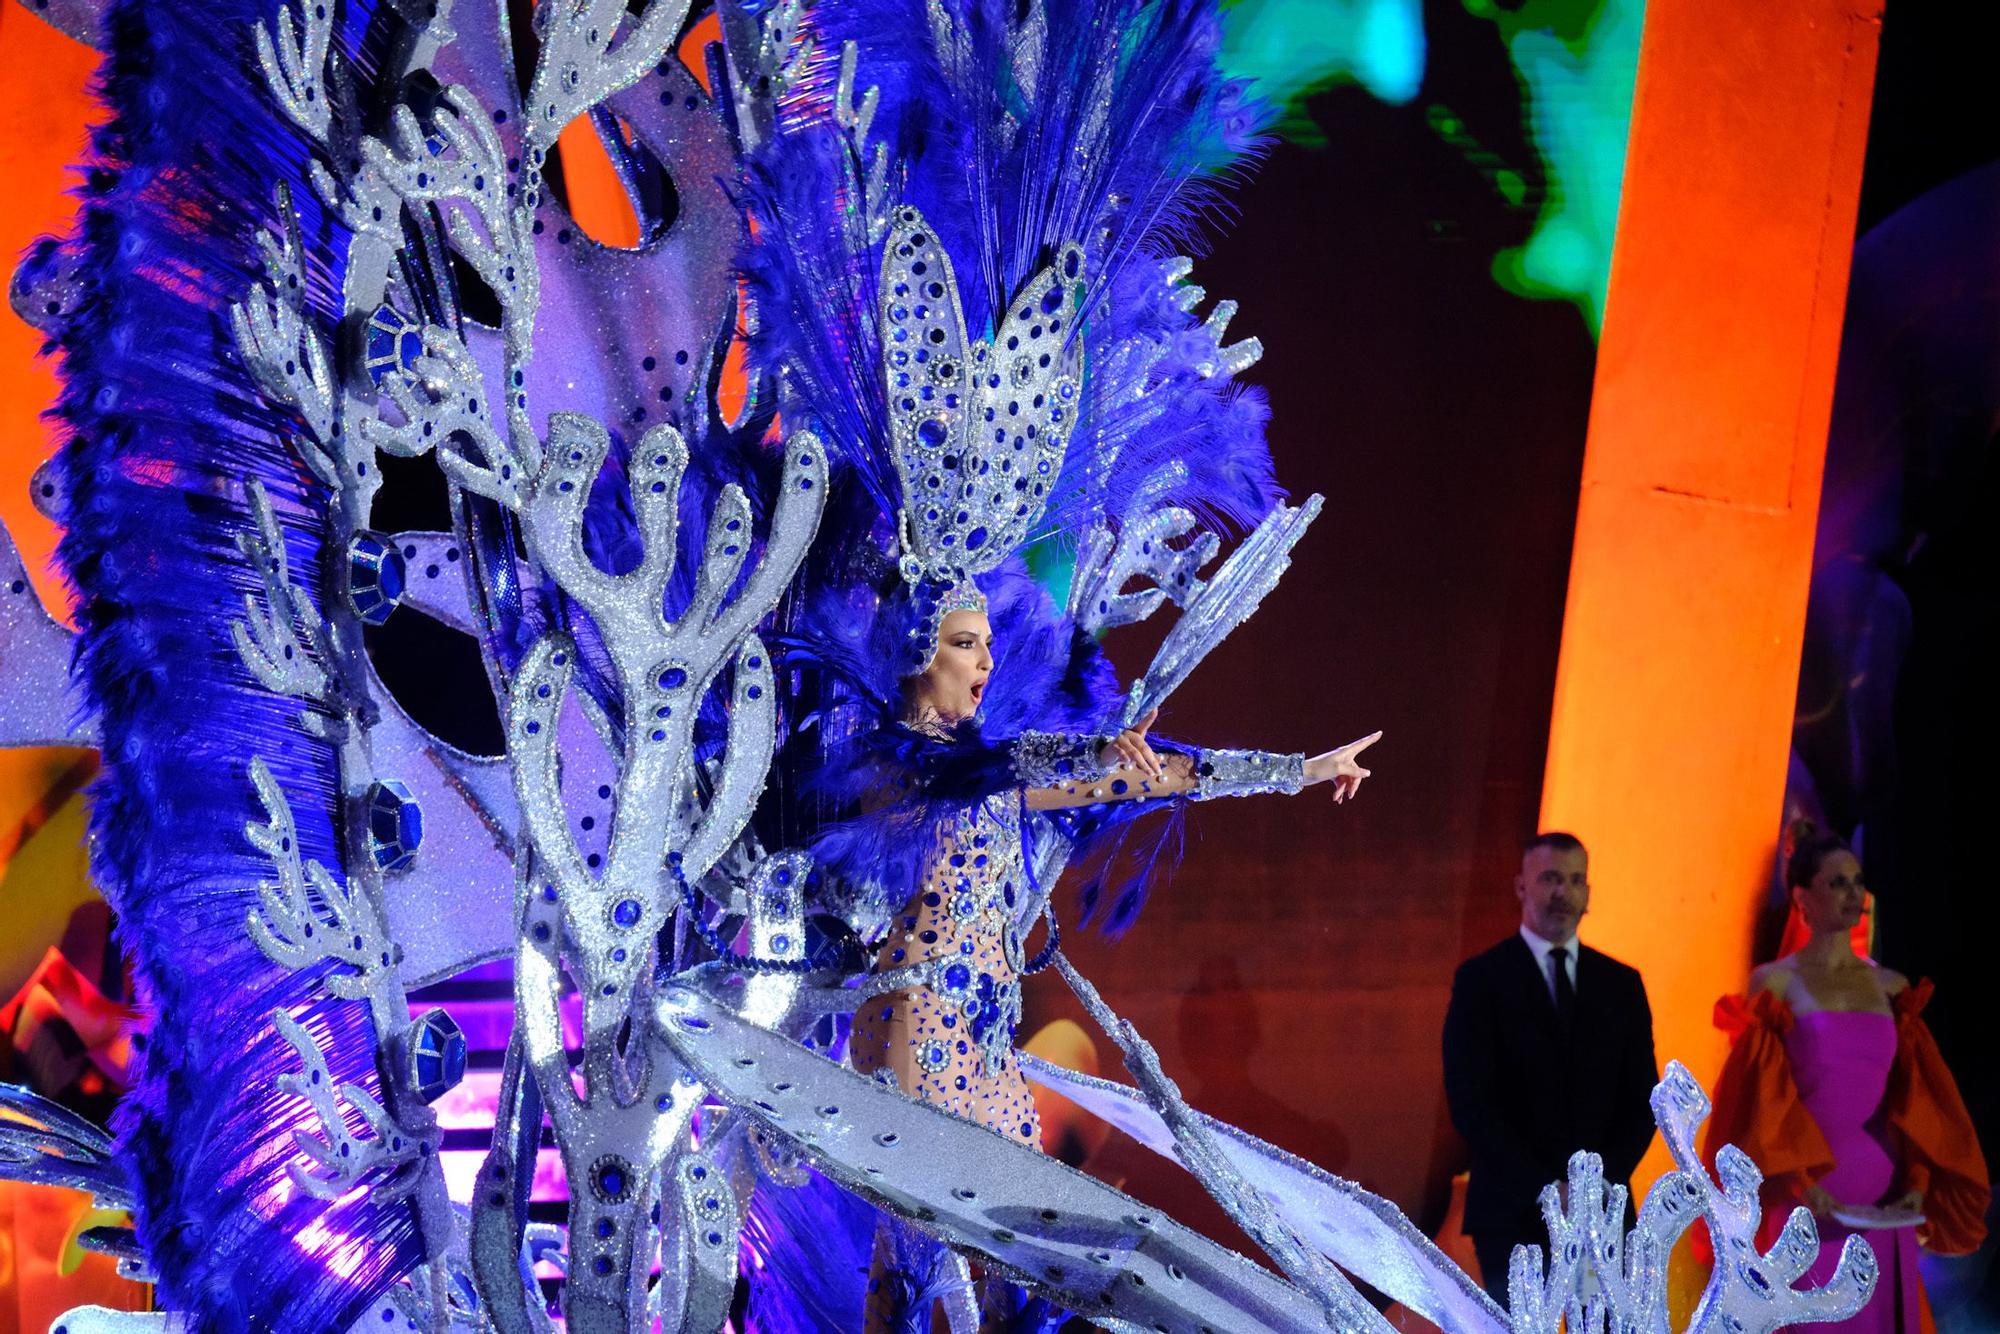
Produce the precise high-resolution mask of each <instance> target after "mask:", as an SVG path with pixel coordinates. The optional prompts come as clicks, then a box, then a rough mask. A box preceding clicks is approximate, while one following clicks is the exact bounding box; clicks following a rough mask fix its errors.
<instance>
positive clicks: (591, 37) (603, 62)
mask: <svg viewBox="0 0 2000 1334" xmlns="http://www.w3.org/2000/svg"><path fill="white" fill-rule="evenodd" d="M687 11H688V0H646V3H645V5H644V6H643V8H641V9H640V10H639V11H638V14H637V17H636V19H634V20H632V21H631V26H630V27H629V29H626V30H625V31H624V34H623V36H622V37H620V36H619V32H620V29H621V28H624V27H625V24H626V23H627V20H628V14H627V4H626V0H544V2H543V3H541V4H538V5H536V6H535V32H536V35H537V36H538V37H540V38H541V43H542V51H541V58H540V59H539V60H537V61H536V62H535V76H534V79H533V80H532V81H531V82H530V84H529V86H528V97H527V107H528V116H527V124H526V127H525V134H526V137H527V140H528V144H529V145H530V149H531V153H530V158H531V160H532V161H534V162H535V163H536V165H539V164H540V161H541V157H540V155H541V154H542V153H545V152H546V151H547V150H548V149H549V148H551V147H553V146H554V144H555V142H556V136H557V135H559V134H561V133H562V131H563V127H564V126H566V125H568V124H569V123H570V122H571V121H572V120H575V119H576V118H577V117H578V116H580V115H582V114H583V113H584V112H586V111H588V110H589V109H590V108H592V107H594V106H596V105H597V104H598V103H600V102H602V101H604V100H605V99H606V98H608V97H610V96H611V95H612V94H613V93H616V92H619V91H620V90H622V89H624V88H628V87H630V86H631V85H632V84H634V83H637V82H638V81H639V79H640V78H641V77H642V76H644V75H645V73H646V72H647V71H648V70H650V69H651V68H652V67H653V66H654V65H655V64H657V63H658V62H659V60H660V57H661V56H663V55H665V54H666V51H667V48H668V47H669V46H670V45H671V44H672V42H673V40H674V38H675V37H676V36H677V35H678V34H679V33H680V30H681V23H682V21H683V20H685V19H686V18H687ZM614 39H615V46H614Z"/></svg>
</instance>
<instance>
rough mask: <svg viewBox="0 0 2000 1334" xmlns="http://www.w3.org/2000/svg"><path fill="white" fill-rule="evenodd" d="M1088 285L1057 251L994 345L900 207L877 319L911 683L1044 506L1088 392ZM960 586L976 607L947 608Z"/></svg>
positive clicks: (1078, 250)
mask: <svg viewBox="0 0 2000 1334" xmlns="http://www.w3.org/2000/svg"><path fill="white" fill-rule="evenodd" d="M1082 281H1083V250H1082V247H1080V246H1077V245H1064V246H1062V247H1061V248H1060V249H1059V250H1058V251H1057V254H1056V260H1055V263H1054V264H1052V265H1050V266H1049V267H1048V268H1046V269H1044V270H1042V272H1040V273H1038V274H1036V275H1035V276H1034V277H1033V278H1031V279H1029V280H1028V282H1027V283H1026V284H1025V285H1024V286H1023V287H1022V289H1021V291H1020V292H1018V293H1017V294H1016V295H1015V296H1014V298H1013V300H1012V301H1011V302H1010V303H1009V305H1008V308H1007V310H1006V311H1005V312H1004V313H1003V314H1002V317H1001V319H1000V321H999V327H998V328H997V329H996V330H995V331H994V336H993V339H992V341H990V342H988V341H986V340H980V341H978V342H973V341H971V340H970V339H969V338H968V337H967V335H966V331H965V316H964V314H963V311H962V309H961V307H960V305H959V300H958V283H957V281H956V279H955V278H954V277H953V275H952V269H951V260H950V258H949V257H948V256H946V254H945V251H944V247H943V246H942V245H940V244H939V243H938V239H937V237H936V236H935V235H933V234H932V232H931V229H930V227H929V225H928V224H927V223H926V222H925V221H924V216H923V214H922V213H920V212H919V211H917V210H916V209H914V208H910V207H907V206H905V207H903V208H899V209H898V210H897V211H896V215H895V223H894V226H893V228H892V230H891V231H890V235H889V245H888V253H887V254H886V255H885V257H884V258H883V261H882V285H881V298H880V299H881V307H880V310H879V312H878V314H879V323H880V328H881V332H882V348H883V368H882V370H883V375H884V377H885V379H886V382H887V386H888V391H889V432H890V441H889V443H890V449H891V452H892V455H893V457H894V459H895V464H896V475H897V479H898V480H899V481H900V482H901V483H902V491H903V510H902V514H901V516H900V527H901V537H902V548H903V550H902V555H901V558H900V559H899V560H898V562H897V564H898V568H899V569H900V570H901V571H902V575H903V579H904V582H905V583H906V584H908V585H909V589H910V594H911V597H912V599H913V600H914V601H915V603H916V608H915V610H916V614H915V615H914V616H913V617H912V618H911V620H912V625H911V631H910V635H911V641H912V642H911V645H910V662H909V664H908V665H907V666H906V669H905V671H906V674H907V673H909V672H917V671H922V670H923V669H924V667H925V666H927V665H928V664H929V663H930V660H931V658H932V657H933V656H934V655H935V653H936V651H937V629H938V625H939V623H940V622H941V621H943V619H944V616H945V614H946V612H947V611H952V610H959V609H962V608H964V607H976V608H978V609H980V610H984V608H985V599H984V598H983V597H980V596H979V593H978V590H977V589H976V588H974V587H973V586H972V580H973V578H974V577H975V576H977V575H980V574H984V573H985V572H986V571H988V570H991V569H992V568H993V567H994V566H996V565H998V564H999V563H1000V562H1001V561H1002V560H1004V559H1006V557H1007V555H1008V554H1009V553H1010V552H1012V551H1013V550H1014V549H1015V548H1016V547H1018V546H1020V544H1021V542H1022V540H1023V539H1024V538H1025V537H1026V536H1027V532H1028V529H1029V527H1030V526H1031V525H1032V524H1033V523H1034V521H1035V519H1036V517H1037V516H1038V515H1039V514H1040V513H1041V511H1042V506H1043V505H1044V504H1045V503H1046V502H1047V500H1048V494H1049V488H1050V486H1051V485H1053V484H1054V482H1055V478H1056V474H1057V472H1058V471H1060V469H1061V468H1062V460H1063V451H1064V449H1065V448H1066V447H1067V446H1068V443H1069V433H1070V429H1071V427H1072V426H1073V425H1074V423H1075V420H1076V411H1077V402H1078V399H1079V398H1080V396H1081V394H1080V389H1079V381H1080V378H1081V375H1082V364H1081V363H1082V347H1083V343H1082V340H1081V339H1080V338H1078V337H1076V330H1075V329H1074V327H1073V325H1074V322H1075V319H1076V311H1077V305H1078V303H1077V301H1076V299H1075V297H1074V295H1073V294H1074V292H1075V291H1076V289H1077V287H1078V286H1079V285H1080V284H1081V283H1082ZM961 589H970V590H971V592H970V596H971V597H974V598H977V599H978V601H977V602H966V601H961V602H957V603H956V604H954V605H951V606H946V603H947V602H949V601H951V599H952V598H953V597H954V596H965V595H964V594H961V593H960V592H959V590H961Z"/></svg>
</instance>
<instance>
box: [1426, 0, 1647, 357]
mask: <svg viewBox="0 0 2000 1334" xmlns="http://www.w3.org/2000/svg"><path fill="white" fill-rule="evenodd" d="M1465 7H1466V11H1467V12H1468V13H1470V14H1472V15H1474V16H1475V17H1478V18H1483V19H1488V20H1490V21H1491V22H1492V23H1494V24H1495V25H1497V26H1498V28H1499V29H1500V34H1501V39H1502V40H1503V41H1504V42H1505V43H1506V44H1507V54H1508V57H1509V58H1510V59H1511V60H1512V61H1513V63H1514V68H1515V70H1516V72H1517V73H1518V74H1519V75H1520V76H1521V82H1522V100H1523V102H1524V103H1525V107H1526V111H1527V117H1528V130H1529V134H1530V136H1531V137H1532V138H1533V140H1534V143H1535V148H1536V150H1537V152H1538V153H1539V154H1540V155H1541V158H1542V171H1543V173H1544V174H1545V179H1544V181H1543V184H1542V190H1541V200H1540V207H1539V209H1538V212H1537V215H1536V219H1535V228H1534V232H1533V234H1532V235H1531V236H1530V237H1529V238H1528V242H1527V244H1526V245H1524V246H1521V247H1519V248H1517V249H1513V250H1503V251H1501V252H1500V254H1498V255H1497V256H1495V257H1494V260H1493V276H1494V278H1495V279H1496V280H1497V281H1498V282H1499V283H1500V285H1501V286H1502V287H1504V288H1506V289H1507V290H1508V291H1510V292H1515V293H1518V294H1520V295H1522V296H1526V297H1535V298H1542V299H1549V300H1560V301H1569V302H1571V303H1573V304H1574V305H1575V306H1576V308H1577V310H1578V311H1579V312H1580V313H1581V314H1582V315H1583V318H1584V320H1585V322H1586V323H1588V324H1589V326H1590V332H1591V336H1592V337H1595V336H1596V335H1597V333H1598V330H1599V329H1600V327H1601V326H1602V324H1603V320H1604V289H1605V286H1606V284H1607V283H1608V282H1609V280H1610V276H1611V243H1612V239H1613V237H1614V235H1615V234H1616V231H1617V227H1618V195H1619V189H1620V187H1621V185H1622V184H1623V181H1624V176H1625V138H1626V132H1627V131H1628V130H1629V129H1630V128H1631V124H1632V88H1633V84H1634V82H1635V81H1636V79H1637V77H1638V71H1639V33H1640V27H1641V23H1642V20H1643V18H1644V15H1645V9H1646V6H1645V0H1528V2H1527V3H1526V4H1522V5H1520V6H1518V7H1515V8H1511V9H1503V8H1501V7H1500V6H1499V5H1498V4H1496V3H1494V0H1465ZM1440 114H1442V115H1443V116H1446V117H1448V116H1449V113H1448V112H1443V113H1441V109H1439V108H1433V109H1432V119H1433V123H1434V124H1435V123H1437V121H1438V120H1439V119H1440ZM1447 137H1449V136H1447ZM1510 177H1511V180H1510V179H1509V178H1510ZM1494 184H1495V188H1497V189H1499V190H1500V192H1501V195H1502V197H1503V198H1506V199H1507V200H1508V202H1509V203H1513V204H1517V205H1518V204H1520V203H1521V202H1522V201H1523V200H1524V199H1525V197H1526V194H1527V189H1526V182H1525V181H1524V180H1523V179H1522V177H1521V175H1520V173H1516V172H1510V171H1508V170H1506V169H1504V168H1502V169H1500V170H1498V171H1496V173H1495V174H1494Z"/></svg>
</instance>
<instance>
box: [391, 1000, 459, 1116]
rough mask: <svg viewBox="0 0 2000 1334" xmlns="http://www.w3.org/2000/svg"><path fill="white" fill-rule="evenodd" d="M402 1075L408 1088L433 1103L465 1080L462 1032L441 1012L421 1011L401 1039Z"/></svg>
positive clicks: (453, 1021) (435, 1010) (450, 1018)
mask: <svg viewBox="0 0 2000 1334" xmlns="http://www.w3.org/2000/svg"><path fill="white" fill-rule="evenodd" d="M403 1062H404V1071H405V1073H406V1074H407V1075H408V1076H409V1081H410V1088H411V1089H412V1090H413V1091H415V1093H416V1095H417V1096H418V1097H420V1098H422V1099H423V1100H424V1101H425V1102H436V1101H437V1100H438V1099H439V1098H441V1097H443V1096H444V1095H445V1094H446V1093H448V1092H450V1091H451V1090H452V1089H454V1088H456V1087H457V1086H458V1082H459V1081H460V1080H461V1079H463V1078H465V1032H464V1030H462V1029H461V1028H459V1026H458V1023H457V1021H456V1020H454V1019H453V1018H452V1017H451V1016H450V1015H448V1014H446V1013H445V1012H444V1011H443V1010H438V1009H431V1010H426V1011H424V1012H423V1013H422V1014H421V1015H419V1016H417V1018H416V1019H415V1020H414V1021H412V1022H411V1024H410V1027H409V1029H408V1030H407V1031H406V1033H405V1035H404V1038H403Z"/></svg>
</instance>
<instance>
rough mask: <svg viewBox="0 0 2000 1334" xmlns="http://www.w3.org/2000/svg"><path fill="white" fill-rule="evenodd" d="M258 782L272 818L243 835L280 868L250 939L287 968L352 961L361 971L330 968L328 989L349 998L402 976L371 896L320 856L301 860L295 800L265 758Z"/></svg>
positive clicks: (262, 896)
mask: <svg viewBox="0 0 2000 1334" xmlns="http://www.w3.org/2000/svg"><path fill="white" fill-rule="evenodd" d="M250 781H251V782H252V783H254V784H255V785H256V787H257V796H258V799H259V800H261V801H262V802H263V803H264V810H265V811H266V812H267V813H268V814H269V817H270V819H269V821H268V823H265V824H257V823H254V822H253V823H250V824H247V825H245V826H244V828H243V833H244V836H245V837H247V838H248V839H249V840H250V842H251V845H252V846H254V847H255V848H256V849H257V850H258V851H259V852H261V853H263V854H264V855H265V856H266V857H269V858H270V859H271V865H272V868H273V869H274V870H275V871H276V872H277V876H276V878H275V879H273V880H265V881H262V882H260V883H259V884H258V886H257V898H258V906H257V907H256V908H253V909H252V910H251V911H250V912H249V914H248V927H249V931H250V938H251V939H252V940H254V941H255V942H256V943H257V948H258V949H260V950H262V951H263V952H264V955H265V957H266V958H268V959H270V960H271V961H272V962H273V963H277V964H282V965H283V966H285V967H287V968H307V967H310V966H312V965H313V964H315V963H318V962H320V961H321V960H332V961H334V962H336V963H341V964H345V965H347V967H349V968H351V969H353V970H354V971H353V972H351V973H343V972H338V971H336V972H331V973H328V974H327V976H326V978H325V985H326V989H327V991H328V992H329V993H331V994H332V995H335V996H338V997H340V998H341V999H343V1000H362V999H367V998H369V997H370V996H371V995H372V993H373V992H374V991H375V989H376V987H377V984H378V982H379V981H380V980H382V979H384V978H385V977H388V978H392V977H393V975H394V968H393V965H394V962H395V950H394V947H393V946H392V945H391V944H390V943H389V939H388V932H387V930H386V928H385V927H384V925H383V922H382V918H381V914H380V913H379V912H377V911H376V909H375V905H374V904H373V903H372V902H370V901H369V899H368V897H367V896H366V895H365V894H360V893H355V892H351V889H350V887H348V886H345V885H342V884H341V883H340V882H339V881H337V880H336V879H334V877H333V874H332V872H330V871H328V870H327V869H326V867H324V866H322V865H320V863H319V862H318V861H316V860H314V859H312V858H304V859H301V857H300V855H299V836H298V828H297V826H296V825H295V824H294V823H293V820H292V808H291V804H290V803H289V802H287V801H286V800H285V793H284V789H282V788H280V787H279V786H278V780H277V779H275V778H273V777H272V776H271V769H270V766H269V765H267V764H265V763H264V761H263V759H262V758H261V757H259V758H257V759H253V760H252V761H250Z"/></svg>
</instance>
